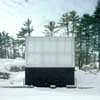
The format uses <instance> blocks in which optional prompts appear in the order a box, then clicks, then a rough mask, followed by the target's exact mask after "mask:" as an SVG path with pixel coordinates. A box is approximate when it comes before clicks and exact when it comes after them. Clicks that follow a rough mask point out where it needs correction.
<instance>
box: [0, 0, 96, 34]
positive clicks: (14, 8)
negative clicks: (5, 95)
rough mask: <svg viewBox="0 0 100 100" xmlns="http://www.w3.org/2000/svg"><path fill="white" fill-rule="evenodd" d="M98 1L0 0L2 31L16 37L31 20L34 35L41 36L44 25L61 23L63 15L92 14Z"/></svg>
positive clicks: (0, 27)
mask: <svg viewBox="0 0 100 100" xmlns="http://www.w3.org/2000/svg"><path fill="white" fill-rule="evenodd" d="M96 2H97V0H28V2H25V0H0V31H3V30H4V31H6V32H9V33H11V35H13V36H15V34H16V33H18V31H20V28H21V27H22V25H23V23H24V22H25V21H26V20H27V18H31V20H32V25H33V27H34V32H33V35H37V36H38V35H41V33H42V32H43V30H44V25H45V24H48V22H49V21H51V20H54V21H56V22H59V19H60V17H61V16H62V14H63V13H65V12H68V11H71V10H76V11H77V12H78V14H80V15H82V14H84V13H90V14H92V13H93V11H94V9H95V6H96Z"/></svg>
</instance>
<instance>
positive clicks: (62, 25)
mask: <svg viewBox="0 0 100 100" xmlns="http://www.w3.org/2000/svg"><path fill="white" fill-rule="evenodd" d="M31 23H32V21H31V20H30V19H27V21H26V22H25V23H24V24H23V27H22V28H21V29H20V31H19V32H18V34H17V38H16V39H14V38H12V37H11V36H9V34H8V33H6V32H1V33H0V58H16V57H23V58H24V57H25V36H27V35H28V36H31V33H32V31H34V30H33V27H32V25H31ZM44 27H45V30H44V32H43V34H44V35H45V36H46V37H54V36H56V35H59V36H64V37H71V36H72V37H74V38H75V52H76V53H75V56H76V57H75V60H76V61H75V62H76V66H79V68H81V67H82V66H83V65H84V64H85V65H88V64H90V63H96V62H97V61H98V62H99V69H100V2H98V4H97V6H96V9H95V11H94V13H93V14H92V15H90V14H84V15H83V16H79V15H78V14H77V12H76V11H71V12H67V13H64V14H63V15H62V16H61V18H60V20H59V21H58V22H57V23H56V22H55V21H50V22H49V23H48V25H45V26H44ZM61 33H62V34H61Z"/></svg>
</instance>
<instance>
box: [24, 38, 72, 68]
mask: <svg viewBox="0 0 100 100" xmlns="http://www.w3.org/2000/svg"><path fill="white" fill-rule="evenodd" d="M26 64H27V67H74V39H73V38H63V37H54V38H48V37H27V38H26Z"/></svg>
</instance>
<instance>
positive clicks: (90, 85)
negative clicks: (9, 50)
mask: <svg viewBox="0 0 100 100" xmlns="http://www.w3.org/2000/svg"><path fill="white" fill-rule="evenodd" d="M11 66H12V67H13V66H17V67H22V66H25V61H24V60H23V59H15V60H11V59H0V72H7V73H9V74H10V78H9V79H5V80H4V79H0V100H52V99H53V100H55V99H57V100H61V99H62V100H100V72H96V71H93V72H84V71H81V70H76V71H75V79H76V86H77V88H65V87H64V88H55V89H51V88H38V87H34V88H25V87H24V88H13V87H18V86H25V85H24V79H25V73H24V71H18V72H10V71H9V69H10V67H11ZM8 86H9V87H10V88H8Z"/></svg>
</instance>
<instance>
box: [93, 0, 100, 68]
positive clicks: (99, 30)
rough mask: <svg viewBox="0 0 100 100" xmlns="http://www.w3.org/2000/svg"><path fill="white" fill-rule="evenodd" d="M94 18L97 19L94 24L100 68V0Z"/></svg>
mask: <svg viewBox="0 0 100 100" xmlns="http://www.w3.org/2000/svg"><path fill="white" fill-rule="evenodd" d="M93 16H94V19H95V24H94V30H95V35H96V37H97V38H96V41H97V45H98V47H97V50H98V53H99V55H98V61H99V69H100V0H98V2H97V6H96V9H95V12H94V15H93Z"/></svg>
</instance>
